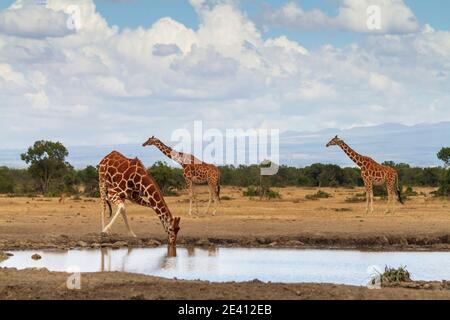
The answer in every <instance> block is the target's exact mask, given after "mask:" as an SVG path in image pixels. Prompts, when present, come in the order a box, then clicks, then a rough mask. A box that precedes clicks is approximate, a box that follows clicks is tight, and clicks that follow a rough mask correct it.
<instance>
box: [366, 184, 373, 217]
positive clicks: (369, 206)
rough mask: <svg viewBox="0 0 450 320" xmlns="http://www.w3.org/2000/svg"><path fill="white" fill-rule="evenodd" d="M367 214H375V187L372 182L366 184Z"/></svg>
mask: <svg viewBox="0 0 450 320" xmlns="http://www.w3.org/2000/svg"><path fill="white" fill-rule="evenodd" d="M365 185H366V213H367V214H371V213H373V185H372V183H370V182H366V183H365Z"/></svg>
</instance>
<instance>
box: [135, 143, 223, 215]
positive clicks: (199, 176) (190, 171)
mask: <svg viewBox="0 0 450 320" xmlns="http://www.w3.org/2000/svg"><path fill="white" fill-rule="evenodd" d="M151 145H153V146H155V147H157V148H158V149H159V150H160V151H161V152H162V153H163V154H164V155H165V156H167V157H169V158H170V159H172V160H174V161H175V162H177V163H179V164H180V165H181V166H182V167H183V176H184V179H185V181H186V186H187V189H188V191H189V214H190V215H191V214H192V203H193V202H194V203H195V208H196V213H197V214H198V205H197V199H196V196H195V193H194V184H202V183H207V184H208V190H209V201H208V205H207V207H206V211H205V214H208V211H209V208H210V206H211V203H212V202H214V210H213V215H215V214H216V212H217V208H218V205H219V203H220V171H219V168H217V167H216V166H215V165H213V164H209V163H206V162H203V161H201V160H199V159H198V158H196V157H194V156H193V155H191V154H187V153H183V152H177V151H175V150H173V149H172V148H170V147H168V146H167V145H165V144H164V143H162V142H161V140H159V139H157V138H155V137H154V136H153V137H151V138H149V139H148V140H147V141H146V142H144V144H143V146H144V147H145V146H151Z"/></svg>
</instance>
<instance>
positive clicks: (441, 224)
mask: <svg viewBox="0 0 450 320" xmlns="http://www.w3.org/2000/svg"><path fill="white" fill-rule="evenodd" d="M273 190H274V191H277V192H279V193H280V194H281V196H282V198H281V199H272V200H270V201H269V200H262V201H261V200H259V199H249V198H248V197H244V196H243V195H242V191H243V189H242V188H232V187H224V188H223V189H222V192H221V195H222V197H224V198H223V200H225V199H227V200H226V201H222V202H221V206H220V208H219V210H218V214H217V216H215V217H213V216H211V214H209V215H207V216H205V215H204V214H202V213H203V211H204V209H205V207H206V202H207V199H208V191H207V188H206V187H203V186H200V187H197V188H196V192H197V195H198V198H199V200H200V202H199V211H200V213H201V214H200V215H199V216H192V217H190V216H189V215H188V214H187V213H188V209H189V203H188V197H187V194H186V193H183V194H182V195H181V196H178V197H167V198H166V201H167V203H168V205H169V208H170V210H171V211H172V214H173V215H176V216H181V217H182V220H181V228H182V231H181V236H189V237H224V238H238V237H241V238H242V237H260V236H262V237H266V236H267V237H269V236H270V237H272V236H298V235H308V236H320V237H322V236H329V237H351V236H364V237H366V236H384V235H386V236H392V235H395V236H397V235H399V236H409V235H410V236H419V235H420V236H421V235H439V234H440V235H442V234H450V204H449V202H448V200H442V199H436V198H432V196H431V195H429V194H430V192H431V191H433V189H431V188H417V189H415V190H416V191H417V192H418V195H417V196H413V197H410V201H408V202H407V203H406V204H405V205H403V206H402V205H400V204H397V211H396V213H395V214H394V215H392V214H389V215H386V214H385V213H384V212H385V209H386V201H384V200H380V199H379V198H377V199H376V201H375V203H374V207H375V212H374V214H372V215H366V214H365V204H364V203H348V202H346V199H348V198H351V197H354V196H355V195H357V194H361V193H362V192H363V191H364V190H363V189H362V188H354V189H344V188H339V189H334V188H321V189H320V190H321V191H323V192H326V193H328V194H330V195H331V197H329V198H321V199H319V200H307V199H305V197H306V196H307V195H311V194H314V193H316V192H317V191H318V188H294V187H293V188H273ZM225 197H226V198H225ZM0 208H2V209H1V210H0V235H1V236H0V241H1V240H2V239H8V238H9V239H11V238H13V239H20V238H22V237H26V238H33V239H40V238H41V237H45V236H48V235H59V234H67V235H83V234H87V233H98V232H99V228H100V203H99V201H98V199H85V198H83V199H82V201H74V200H72V199H67V200H66V203H65V204H59V203H58V199H57V198H52V199H48V198H45V199H41V198H35V199H34V200H33V199H31V198H9V197H6V196H1V197H0ZM127 212H128V216H129V218H130V220H131V225H132V227H133V230H134V231H135V232H136V233H137V234H138V235H141V236H144V235H146V236H157V237H163V236H164V233H163V230H162V228H161V225H160V222H159V220H158V218H157V216H156V215H155V214H154V213H153V211H151V210H150V209H148V208H145V207H140V206H137V205H133V204H128V205H127ZM125 230H126V229H125V227H124V226H123V222H122V221H121V219H119V220H118V221H117V223H116V224H115V226H114V227H113V232H116V233H122V234H126V231H125Z"/></svg>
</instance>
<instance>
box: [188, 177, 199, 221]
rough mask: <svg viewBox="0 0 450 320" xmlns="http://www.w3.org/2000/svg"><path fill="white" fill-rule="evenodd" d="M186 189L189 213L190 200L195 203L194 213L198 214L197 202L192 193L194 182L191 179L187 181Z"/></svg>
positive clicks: (190, 210) (190, 211) (190, 208)
mask: <svg viewBox="0 0 450 320" xmlns="http://www.w3.org/2000/svg"><path fill="white" fill-rule="evenodd" d="M187 184H188V190H189V215H190V216H191V215H192V202H194V205H195V214H198V203H197V199H196V197H195V193H194V184H193V183H192V181H188V183H187Z"/></svg>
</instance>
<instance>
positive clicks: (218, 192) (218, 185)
mask: <svg viewBox="0 0 450 320" xmlns="http://www.w3.org/2000/svg"><path fill="white" fill-rule="evenodd" d="M216 195H217V199H218V200H219V203H220V183H218V184H217V187H216Z"/></svg>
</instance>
